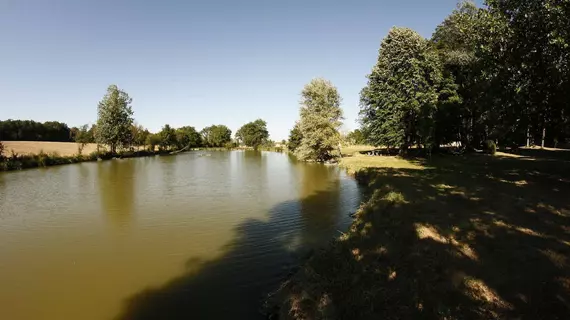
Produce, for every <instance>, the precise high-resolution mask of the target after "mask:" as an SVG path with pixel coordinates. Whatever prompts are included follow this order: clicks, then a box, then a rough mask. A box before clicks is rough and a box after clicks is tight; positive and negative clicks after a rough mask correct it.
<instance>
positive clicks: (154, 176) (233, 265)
mask: <svg viewBox="0 0 570 320" xmlns="http://www.w3.org/2000/svg"><path fill="white" fill-rule="evenodd" d="M359 195H360V193H359V190H358V187H357V185H356V183H355V182H354V181H353V180H352V179H350V178H349V177H346V176H345V174H344V173H343V172H342V171H341V170H339V169H338V168H334V167H327V166H323V165H317V164H306V163H301V162H297V161H295V160H294V159H293V158H290V157H288V156H287V155H285V154H279V153H269V152H263V153H262V152H250V151H233V152H221V151H220V152H211V153H210V155H209V156H206V155H203V154H202V153H201V152H191V153H186V154H180V155H177V156H171V157H152V158H138V159H127V160H112V161H105V162H98V163H97V162H96V163H82V164H77V165H67V166H60V167H51V168H45V169H34V170H27V171H21V172H11V173H4V174H0V319H58V320H60V319H121V320H123V319H256V318H260V317H261V316H260V315H259V313H258V310H259V308H260V306H261V301H262V299H263V298H264V296H265V295H266V294H267V293H268V292H269V291H271V290H273V289H275V288H276V287H277V286H278V285H279V283H280V282H281V281H282V280H283V278H284V277H285V276H286V275H287V274H288V272H289V271H290V270H291V268H292V267H294V266H296V265H298V263H299V261H300V259H301V258H302V257H303V256H304V255H306V254H307V253H308V252H309V251H310V250H311V249H313V248H318V247H322V246H324V245H326V244H327V242H328V241H330V239H332V238H334V237H337V236H339V230H340V231H344V230H346V229H347V227H348V225H349V224H350V218H349V216H348V214H349V213H350V212H351V211H354V210H355V208H356V207H357V206H358V203H359Z"/></svg>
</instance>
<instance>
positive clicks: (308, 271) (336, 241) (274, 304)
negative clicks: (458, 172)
mask: <svg viewBox="0 0 570 320" xmlns="http://www.w3.org/2000/svg"><path fill="white" fill-rule="evenodd" d="M335 165H337V166H338V167H339V168H340V169H342V170H345V172H346V173H347V174H348V175H349V176H351V177H353V178H354V179H355V180H356V181H357V183H358V184H359V185H361V186H364V187H366V186H367V185H368V184H369V182H370V181H371V179H372V177H371V176H370V175H369V174H368V173H367V170H366V169H367V167H359V166H354V165H351V164H347V163H345V162H343V161H342V159H341V161H339V162H337V163H335ZM374 191H375V190H374V189H373V188H367V189H366V190H365V191H364V199H363V201H361V203H360V206H359V207H358V208H357V210H356V211H355V212H354V213H352V214H351V217H353V218H354V220H353V222H352V223H351V224H350V226H349V228H348V231H346V232H345V233H343V234H342V235H341V236H340V237H337V238H333V239H331V242H330V243H329V244H328V245H327V246H325V247H323V248H319V249H316V250H314V251H312V252H311V254H310V255H309V256H307V257H305V259H304V261H302V262H301V264H300V266H298V267H297V268H295V269H293V270H292V271H291V273H290V274H289V275H288V276H287V278H286V279H285V280H284V281H283V282H282V283H281V285H280V287H279V288H278V289H277V290H276V291H274V292H272V293H270V294H269V295H268V296H267V298H266V300H265V301H264V304H263V307H262V311H261V312H262V313H263V314H264V315H265V316H266V317H267V318H268V319H279V320H299V319H329V318H330V319H336V316H335V314H336V312H335V310H334V309H335V306H334V305H333V303H332V301H331V300H330V297H327V295H326V292H325V290H324V288H322V287H320V286H319V285H318V284H317V285H315V283H314V281H312V280H308V279H309V278H314V275H315V271H316V270H317V269H319V268H322V267H323V261H325V262H326V263H331V264H336V265H342V264H343V261H344V260H345V259H347V258H350V257H347V253H349V252H350V248H349V247H348V243H347V240H348V239H349V238H351V237H352V236H353V235H356V233H357V232H360V230H361V228H362V226H363V225H364V224H365V223H366V222H365V217H366V214H367V213H368V212H370V210H371V209H372V208H374V209H377V208H378V205H379V204H380V202H381V201H385V199H379V198H377V197H372V196H371V195H372V194H373V193H374ZM384 205H385V206H386V208H388V206H389V204H387V203H386V204H384ZM319 265H321V267H319ZM319 297H320V298H319ZM347 298H348V297H347ZM315 307H317V308H315Z"/></svg>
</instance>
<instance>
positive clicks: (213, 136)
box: [200, 124, 232, 147]
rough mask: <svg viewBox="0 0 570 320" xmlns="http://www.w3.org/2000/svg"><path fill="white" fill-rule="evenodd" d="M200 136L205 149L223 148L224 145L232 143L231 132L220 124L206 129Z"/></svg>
mask: <svg viewBox="0 0 570 320" xmlns="http://www.w3.org/2000/svg"><path fill="white" fill-rule="evenodd" d="M200 134H201V135H202V140H203V143H204V145H205V146H207V147H224V146H225V144H226V143H228V142H231V141H232V131H231V130H230V129H229V128H228V127H226V126H224V125H222V124H220V125H212V126H209V127H206V128H204V129H202V131H201V132H200Z"/></svg>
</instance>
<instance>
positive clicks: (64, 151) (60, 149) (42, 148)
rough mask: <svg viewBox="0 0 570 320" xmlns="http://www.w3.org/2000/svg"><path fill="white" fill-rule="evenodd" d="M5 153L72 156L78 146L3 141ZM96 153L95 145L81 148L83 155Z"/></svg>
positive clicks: (72, 144) (61, 143)
mask: <svg viewBox="0 0 570 320" xmlns="http://www.w3.org/2000/svg"><path fill="white" fill-rule="evenodd" d="M2 143H3V144H4V149H5V151H4V152H5V153H6V155H7V156H9V155H10V154H11V152H12V150H13V151H14V152H15V153H17V154H19V155H27V154H39V153H41V152H43V153H49V154H52V153H57V154H58V155H60V156H73V155H76V154H77V152H78V147H79V144H77V143H75V142H48V141H3V142H2ZM95 151H97V144H95V143H88V144H86V145H85V147H84V148H83V154H89V153H92V152H95Z"/></svg>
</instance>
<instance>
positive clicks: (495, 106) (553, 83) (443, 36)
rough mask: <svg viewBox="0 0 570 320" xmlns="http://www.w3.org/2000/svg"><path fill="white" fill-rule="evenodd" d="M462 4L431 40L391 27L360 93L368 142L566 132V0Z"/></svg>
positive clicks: (483, 140)
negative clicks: (482, 6) (482, 4)
mask: <svg viewBox="0 0 570 320" xmlns="http://www.w3.org/2000/svg"><path fill="white" fill-rule="evenodd" d="M486 4H487V6H486V7H485V8H477V6H476V5H475V4H473V3H472V2H469V1H466V2H462V3H461V4H460V5H459V6H458V8H457V9H456V10H455V11H453V13H452V14H451V15H450V16H449V17H447V18H446V19H445V20H444V21H443V22H442V23H441V24H440V25H439V26H438V27H437V29H436V31H435V33H434V34H433V36H432V38H431V39H425V38H423V37H421V36H420V35H419V34H418V33H417V32H415V31H413V30H411V29H408V28H393V29H391V30H390V32H389V34H388V35H387V36H386V38H385V39H384V40H383V42H382V44H381V46H380V50H379V55H378V61H377V63H376V65H375V66H374V67H373V68H372V72H371V74H370V75H368V84H367V86H366V87H364V88H363V89H362V92H361V96H360V104H361V111H360V122H361V125H362V134H363V135H364V137H365V139H366V141H367V142H368V143H371V144H373V145H376V146H389V147H396V148H399V149H400V150H401V152H405V150H407V149H408V148H409V147H411V146H420V147H426V148H431V149H437V148H439V147H440V146H441V145H446V144H450V143H460V144H461V145H462V146H463V147H464V148H467V149H473V148H481V147H485V146H487V147H489V146H490V145H493V144H494V143H498V144H499V145H502V146H505V147H518V146H520V145H524V144H537V145H542V146H545V145H546V146H553V147H556V146H558V145H559V144H560V143H562V142H567V141H568V139H569V138H570V100H568V99H567V91H568V90H569V89H570V28H568V17H569V16H570V5H569V4H568V2H567V1H555V0H541V1H539V0H536V1H524V0H488V1H486Z"/></svg>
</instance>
